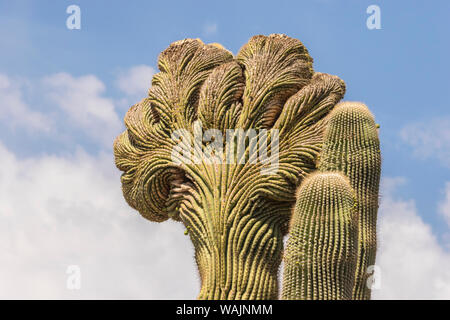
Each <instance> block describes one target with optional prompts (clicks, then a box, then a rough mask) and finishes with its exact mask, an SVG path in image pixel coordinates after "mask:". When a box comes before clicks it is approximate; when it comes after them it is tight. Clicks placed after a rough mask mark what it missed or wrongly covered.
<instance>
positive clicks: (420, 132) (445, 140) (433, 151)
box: [400, 117, 450, 166]
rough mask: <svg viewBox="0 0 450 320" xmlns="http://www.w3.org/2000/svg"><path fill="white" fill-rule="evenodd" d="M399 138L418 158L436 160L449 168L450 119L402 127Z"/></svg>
mask: <svg viewBox="0 0 450 320" xmlns="http://www.w3.org/2000/svg"><path fill="white" fill-rule="evenodd" d="M400 136H401V138H402V140H403V141H405V142H406V143H407V144H409V145H410V146H411V147H412V148H413V151H414V154H415V155H416V156H418V157H420V158H423V159H426V158H436V159H438V160H439V161H441V163H443V164H444V165H446V166H450V118H446V117H443V118H441V119H433V120H430V121H428V122H423V123H414V124H410V125H407V126H406V127H404V128H403V129H402V130H401V132H400Z"/></svg>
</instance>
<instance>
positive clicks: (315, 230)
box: [282, 172, 358, 300]
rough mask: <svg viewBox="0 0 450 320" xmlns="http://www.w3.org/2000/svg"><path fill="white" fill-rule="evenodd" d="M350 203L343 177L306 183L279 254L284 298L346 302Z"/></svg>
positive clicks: (353, 223) (353, 220) (350, 280)
mask: <svg viewBox="0 0 450 320" xmlns="http://www.w3.org/2000/svg"><path fill="white" fill-rule="evenodd" d="M354 205H355V195H354V192H353V189H352V187H351V186H350V182H349V181H348V179H347V178H346V177H345V176H343V175H342V174H340V173H334V172H332V173H314V174H312V175H310V177H308V178H307V179H305V181H304V182H303V183H302V185H301V187H300V188H299V190H298V198H297V203H296V205H295V209H294V214H293V217H292V220H291V227H290V233H289V239H288V242H287V245H286V252H285V255H284V263H285V268H284V274H283V293H282V298H283V299H288V300H293V299H301V300H303V299H308V300H312V299H314V300H317V299H327V300H329V299H351V297H352V291H353V285H354V274H355V266H356V254H355V253H356V243H357V239H358V238H357V237H358V231H357V216H356V214H355V206H354Z"/></svg>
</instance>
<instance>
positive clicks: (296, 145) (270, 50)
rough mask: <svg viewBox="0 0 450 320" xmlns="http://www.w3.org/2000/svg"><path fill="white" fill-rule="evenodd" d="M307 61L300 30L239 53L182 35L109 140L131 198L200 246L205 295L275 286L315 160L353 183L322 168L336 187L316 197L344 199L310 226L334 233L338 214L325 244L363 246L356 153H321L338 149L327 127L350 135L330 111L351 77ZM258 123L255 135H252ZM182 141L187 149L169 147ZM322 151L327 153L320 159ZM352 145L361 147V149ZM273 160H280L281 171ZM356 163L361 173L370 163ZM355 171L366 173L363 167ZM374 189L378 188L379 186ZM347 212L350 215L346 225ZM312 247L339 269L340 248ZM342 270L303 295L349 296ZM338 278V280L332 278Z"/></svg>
mask: <svg viewBox="0 0 450 320" xmlns="http://www.w3.org/2000/svg"><path fill="white" fill-rule="evenodd" d="M312 61H313V60H312V58H311V57H310V55H309V53H308V51H307V49H306V48H305V47H304V45H303V44H302V43H301V42H300V41H299V40H296V39H293V38H290V37H287V36H285V35H280V34H273V35H269V36H262V35H260V36H255V37H252V38H251V39H250V40H249V42H248V43H247V44H245V45H244V46H243V47H242V48H241V50H240V51H239V53H238V54H237V55H236V56H233V54H232V53H231V52H229V51H228V50H226V49H225V48H223V47H222V46H220V45H218V44H205V43H203V42H202V41H200V40H198V39H185V40H181V41H177V42H174V43H172V44H171V45H170V46H169V47H168V48H167V49H166V50H164V51H163V52H162V53H161V54H160V56H159V58H158V68H159V71H160V72H158V73H157V74H155V75H154V76H153V79H152V86H151V88H150V89H149V92H148V96H147V97H145V98H144V99H143V100H142V101H140V102H139V103H137V104H136V105H134V106H132V107H131V108H130V110H129V111H128V112H127V114H126V116H125V126H126V130H125V131H124V132H123V133H122V134H121V135H119V136H118V137H117V138H116V140H115V142H114V155H115V162H116V166H117V167H118V168H119V169H120V170H121V171H123V174H122V177H121V182H122V190H123V194H124V198H125V200H126V201H127V202H128V204H129V205H130V206H131V207H133V208H134V209H136V210H137V211H139V213H140V214H141V215H142V216H143V217H145V218H146V219H148V220H150V221H155V222H162V221H165V220H168V219H172V220H175V221H179V222H181V223H183V224H184V226H185V227H186V234H187V235H188V236H189V237H190V239H191V241H192V243H193V246H194V249H195V261H196V263H197V266H198V271H199V276H200V281H201V289H200V293H199V295H198V298H199V299H276V298H277V297H278V291H279V290H278V269H279V265H280V263H281V260H282V256H283V237H284V236H285V235H286V234H287V233H288V230H289V224H290V220H291V216H292V208H293V206H294V205H295V203H296V200H297V199H296V190H297V188H298V187H299V186H300V184H301V183H302V181H303V180H305V178H307V177H308V176H310V175H311V179H312V178H313V177H316V178H315V179H319V176H317V175H316V174H315V173H314V172H315V171H318V169H319V171H333V170H334V171H340V172H342V174H345V175H347V176H348V177H349V182H348V181H347V180H346V179H347V178H344V177H340V176H339V178H337V177H338V174H332V175H331V176H330V177H331V178H327V179H332V180H333V181H334V180H336V181H337V180H339V182H336V185H334V184H333V186H332V184H331V183H325V182H323V183H322V182H321V183H322V184H323V187H324V188H325V189H324V190H325V191H326V190H328V191H326V192H328V193H326V194H324V195H323V196H322V197H321V198H320V199H321V200H320V201H323V204H321V206H322V207H323V208H325V207H326V203H327V202H326V201H329V198H330V197H331V198H332V199H340V200H339V201H340V202H339V205H335V206H332V207H330V208H328V209H327V212H329V214H330V215H331V216H328V215H325V216H323V221H328V222H327V223H329V224H330V225H329V226H326V225H321V228H320V229H317V230H315V231H314V232H316V231H317V232H318V234H320V233H321V232H330V231H329V230H331V229H330V226H331V225H333V226H335V228H337V229H336V232H337V233H336V234H335V233H331V234H329V235H328V237H329V240H327V242H321V244H320V245H329V246H330V248H331V245H336V246H337V248H340V247H339V246H340V245H343V246H345V248H346V249H345V250H344V251H343V252H342V254H343V257H344V256H345V257H346V258H345V259H347V254H350V253H351V254H353V256H354V257H356V256H357V255H358V253H357V252H356V251H357V250H358V249H352V250H350V249H349V248H350V247H349V246H350V243H351V242H352V241H353V240H354V239H353V238H352V236H350V235H349V232H350V231H349V230H353V229H352V228H350V225H351V221H353V220H351V219H350V220H348V219H349V217H350V215H351V214H350V211H348V208H347V207H348V205H349V203H350V202H349V198H348V194H349V193H348V192H351V191H350V190H352V188H353V189H355V190H356V191H357V192H356V193H357V199H359V200H358V201H359V202H358V206H360V205H363V204H364V205H365V204H366V202H364V201H365V200H364V199H365V193H364V192H365V190H368V189H364V190H363V186H362V185H361V186H360V185H359V184H358V183H356V184H354V182H353V180H352V179H353V178H352V177H353V176H352V174H353V171H352V170H353V169H351V168H350V167H351V166H352V165H353V162H352V163H350V164H348V165H343V164H342V163H341V162H339V161H337V162H333V163H334V165H335V167H333V168H331V167H330V168H328V165H327V163H329V162H330V161H331V160H330V161H328V160H327V159H328V158H327V153H326V152H329V153H330V154H331V153H332V152H334V151H333V146H334V145H329V146H327V144H326V141H324V135H333V139H344V138H345V137H341V136H340V135H339V134H340V133H331V130H330V128H331V127H332V126H333V124H334V123H335V124H336V126H337V127H338V126H339V125H340V123H341V122H340V120H339V121H338V120H335V121H334V120H333V119H334V118H333V117H331V116H332V115H333V114H335V111H334V109H335V106H336V105H337V104H338V103H339V101H340V100H341V99H342V97H343V96H344V93H345V83H344V82H343V81H342V80H341V79H339V78H338V77H337V76H333V75H329V74H325V73H318V72H314V70H313V68H312ZM336 119H338V117H336ZM354 121H355V122H357V123H355V126H354V127H355V128H359V127H358V126H359V125H361V126H363V127H364V128H365V126H366V124H365V123H364V121H363V120H361V121H363V122H361V123H359V121H360V119H359V118H358V117H355V119H354ZM352 128H353V127H352ZM229 130H235V131H234V135H231V139H225V138H224V139H223V140H222V139H220V141H219V142H220V144H219V145H221V147H220V148H219V149H217V148H213V147H212V146H213V145H214V143H213V142H214V141H215V142H218V141H216V140H213V139H212V138H210V139H209V138H208V134H211V132H213V133H214V132H215V133H217V132H219V133H220V134H221V135H222V136H224V137H225V136H227V133H228V132H229ZM251 130H254V131H255V133H256V135H255V136H252V135H251V134H249V132H251ZM336 130H340V129H339V128H337V129H336ZM348 130H350V129H348V128H345V130H343V132H345V133H346V132H350V131H348ZM355 130H360V129H355ZM355 132H356V131H355ZM357 132H359V131H357ZM346 134H347V133H346ZM198 137H200V138H198ZM227 137H228V136H227ZM333 139H329V140H333ZM343 141H344V140H343ZM345 141H347V140H345ZM335 142H336V143H339V142H337V141H335ZM327 148H328V149H327ZM345 148H347V149H348V152H350V153H351V152H353V150H354V149H352V147H350V145H349V146H347V144H346V145H345ZM177 150H178V151H180V150H181V151H183V152H174V151H177ZM239 150H241V151H243V152H242V153H239V152H237V151H239ZM326 150H329V151H326ZM339 150H340V149H339ZM252 151H256V152H252ZM346 152H347V151H346ZM262 154H265V155H266V157H265V158H264V157H262V156H261V155H262ZM319 154H321V157H322V162H320V164H319V165H318V163H319V162H318V161H319V160H318V159H319ZM199 155H201V156H199ZM205 155H206V157H205ZM345 156H348V157H353V156H355V157H356V158H357V155H356V154H355V155H353V154H345ZM356 158H355V161H356V162H354V163H355V165H358V164H357V163H359V162H358V161H359V160H358V161H357V159H356ZM225 159H227V160H232V161H226V160H225ZM324 159H325V160H324ZM330 159H331V158H330ZM333 159H334V158H333ZM327 161H328V162H327ZM333 161H334V160H333ZM330 163H331V162H330ZM272 164H276V166H275V170H272V169H273V168H271V166H270V165H272ZM318 167H319V168H318ZM347 167H348V168H347ZM356 168H357V169H356V170H357V171H358V172H359V173H358V174H370V172H369V171H367V170H366V171H361V170H360V169H359V167H356ZM267 169H270V170H269V171H267ZM267 172H269V173H267ZM327 177H328V176H327ZM355 179H356V180H358V179H362V180H363V181H364V183H366V180H365V176H364V177H361V176H358V177H356V178H355ZM371 179H372V178H371ZM325 180H326V179H325ZM325 180H324V181H325ZM341 180H342V181H341ZM356 180H355V181H356ZM305 181H309V180H305ZM321 181H322V180H321ZM330 181H331V180H330ZM343 181H344V182H345V183H344V182H343ZM358 181H359V180H358ZM316 183H318V182H316ZM352 183H353V184H352ZM313 185H314V184H313ZM344 185H345V188H344ZM350 185H351V186H350ZM375 187H376V188H375ZM358 188H359V189H358ZM371 188H372V189H370V191H371V192H374V193H376V192H377V190H378V189H377V188H378V185H377V186H375V185H371ZM375 189H376V190H375ZM325 191H324V192H325ZM341 191H342V192H343V193H342V194H341V193H340V192H341ZM347 191H348V192H347ZM358 192H360V193H358ZM299 196H300V195H299ZM358 197H359V198H358ZM306 198H307V197H306ZM306 198H305V197H303V198H302V199H304V200H302V201H307V200H308V199H306ZM318 199H319V198H318ZM327 199H328V200H327ZM351 199H353V198H351ZM352 201H353V200H352ZM297 203H298V201H297ZM302 203H304V204H303V205H301V206H300V209H299V210H300V211H301V213H299V215H300V217H301V218H299V219H300V220H302V219H303V220H305V221H306V220H308V219H311V217H312V216H313V215H315V214H319V213H317V212H316V211H314V210H316V209H317V208H319V207H320V206H318V205H319V204H318V203H316V205H317V206H318V207H314V203H309V204H308V203H307V202H302ZM371 203H372V202H371ZM306 205H307V206H306ZM352 205H353V203H352V204H351V206H352ZM322 207H321V208H322ZM314 208H316V209H314ZM352 208H353V207H352ZM358 208H359V207H358ZM302 210H306V211H305V212H304V211H302ZM308 210H309V211H308ZM370 210H372V209H370ZM370 210H369V211H370ZM369 211H361V212H360V214H361V215H363V214H366V215H367V216H370V218H367V219H369V220H370V219H373V218H374V217H373V215H374V212H373V210H372V211H370V212H369ZM314 212H316V213H314ZM324 212H325V211H324ZM375 216H376V210H375ZM308 217H309V218H308ZM375 218H376V217H375ZM294 219H295V215H294ZM303 220H302V221H303ZM344 221H345V222H346V223H347V224H349V225H348V226H347V227H345V228H344V226H346V224H345V223H344ZM367 221H368V220H367ZM341 222H342V223H341ZM367 224H368V222H367V223H366V224H364V226H366V225H367ZM339 228H341V229H339ZM291 230H292V224H291ZM327 230H328V231H327ZM366 233H367V232H366V231H364V232H360V231H359V230H356V233H351V234H352V235H359V234H361V236H360V237H361V241H360V242H361V243H363V244H365V243H366V242H367V241H368V240H367V239H366V238H367V237H366ZM318 234H315V235H308V236H313V237H315V236H318ZM347 237H349V238H348V239H347ZM343 238H345V239H344V240H342V239H343ZM311 239H312V240H311V241H315V240H314V239H315V238H311ZM330 239H334V240H330ZM352 239H353V240H352ZM357 240H358V239H357ZM330 241H331V242H330ZM342 241H344V242H342ZM358 241H359V240H358ZM341 242H342V243H341ZM308 248H309V247H308ZM364 248H366V246H365V245H361V249H364ZM347 249H348V250H347ZM302 250H303V249H302ZM318 250H322V249H321V248H318ZM330 250H331V249H330ZM336 250H337V249H336ZM339 252H340V251H339ZM308 254H310V255H311V258H314V259H319V260H317V261H322V262H321V263H323V264H324V267H323V268H325V269H323V270H325V272H329V271H330V270H335V269H333V267H331V266H328V265H326V264H327V263H329V262H330V261H331V262H333V263H335V261H334V260H332V257H333V256H331V258H330V257H328V256H323V257H322V256H319V255H318V252H309V253H308ZM371 255H374V253H371ZM361 256H364V258H360V261H362V262H359V264H358V266H360V267H358V268H359V269H360V268H362V267H364V266H365V265H366V264H367V263H368V262H370V261H371V260H370V259H371V258H370V259H369V258H366V256H367V255H366V253H364V254H361ZM370 257H372V256H370ZM330 259H331V260H330ZM345 259H344V260H345ZM366 260H367V262H366ZM331 262H330V263H331ZM341 262H342V263H343V264H345V265H346V267H345V268H344V267H343V268H344V269H345V270H346V271H345V272H344V273H345V274H347V273H348V272H349V271H348V270H350V268H353V269H352V270H353V271H352V272H353V277H354V274H355V273H356V274H357V275H358V272H357V271H355V270H357V263H356V262H355V263H353V264H351V263H348V262H347V260H345V261H344V262H343V261H341V260H339V261H338V263H337V264H338V265H339V263H341ZM347 264H348V266H347ZM363 264H364V266H363ZM330 268H331V269H330ZM340 268H341V267H339V266H337V267H336V270H341V269H340ZM293 270H294V269H293ZM321 272H322V271H321ZM330 272H331V271H330ZM333 272H336V271H333ZM339 274H341V271H338V273H331V274H326V275H325V278H326V279H327V281H328V282H327V284H326V286H330V288H329V289H326V290H325V289H324V290H323V291H321V293H315V292H307V293H304V295H303V296H301V298H303V297H304V298H308V297H313V298H314V297H319V296H320V297H324V298H342V299H344V298H348V286H349V285H348V282H346V281H347V280H345V281H344V278H338V279H337V278H336V279H335V277H336V275H339ZM353 277H352V279H353ZM345 279H347V278H345ZM361 279H362V278H361ZM333 281H334V282H336V283H334V284H331V283H332V282H333ZM348 281H350V280H348ZM341 282H342V283H341ZM324 285H325V284H324ZM292 290H293V291H291V292H300V291H301V292H303V291H302V290H301V289H299V288H292ZM356 291H357V290H356ZM356 291H355V292H356ZM302 294H303V293H302ZM289 297H290V298H299V297H297V296H296V297H293V296H289ZM366 297H367V296H364V298H366Z"/></svg>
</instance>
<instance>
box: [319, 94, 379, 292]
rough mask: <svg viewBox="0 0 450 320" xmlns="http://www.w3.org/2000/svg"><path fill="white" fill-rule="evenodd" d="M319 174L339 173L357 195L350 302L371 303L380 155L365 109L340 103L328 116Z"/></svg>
mask: <svg viewBox="0 0 450 320" xmlns="http://www.w3.org/2000/svg"><path fill="white" fill-rule="evenodd" d="M324 139H325V140H324V146H323V150H322V153H321V158H320V165H319V170H321V171H340V172H342V173H343V174H345V175H346V176H347V177H349V179H350V184H351V186H352V187H353V189H354V190H355V192H356V201H357V212H358V217H359V219H358V221H359V222H358V248H357V252H358V255H357V266H356V271H355V286H354V290H353V296H352V299H358V300H368V299H370V295H371V294H370V293H371V292H370V289H369V287H368V284H367V280H368V276H369V274H368V273H367V268H368V267H369V266H371V265H374V264H375V256H376V250H377V234H376V225H377V211H378V191H379V183H380V173H381V153H380V142H379V138H378V132H377V126H376V123H375V121H374V117H373V115H372V114H371V113H370V111H369V109H368V108H367V106H365V105H364V104H362V103H359V102H342V103H340V104H338V105H337V106H336V107H335V108H334V109H333V111H332V112H331V113H330V115H329V122H328V128H327V131H326V133H325V138H324Z"/></svg>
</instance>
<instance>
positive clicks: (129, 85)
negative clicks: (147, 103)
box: [116, 65, 155, 98]
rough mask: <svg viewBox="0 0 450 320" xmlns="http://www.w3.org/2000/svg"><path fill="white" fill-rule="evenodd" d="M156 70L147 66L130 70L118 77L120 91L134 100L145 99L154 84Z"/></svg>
mask: <svg viewBox="0 0 450 320" xmlns="http://www.w3.org/2000/svg"><path fill="white" fill-rule="evenodd" d="M154 74H155V69H153V68H152V67H150V66H146V65H139V66H134V67H131V68H129V69H128V70H126V71H124V72H122V73H120V74H119V76H118V77H117V82H116V84H117V86H118V88H119V89H120V90H122V91H123V92H124V93H126V94H127V95H129V96H132V97H133V98H143V97H145V96H146V95H147V91H148V89H150V85H151V82H152V76H153V75H154Z"/></svg>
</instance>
